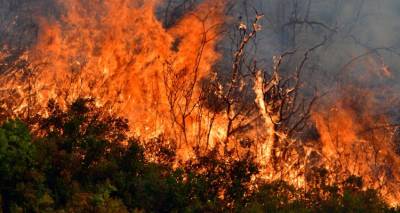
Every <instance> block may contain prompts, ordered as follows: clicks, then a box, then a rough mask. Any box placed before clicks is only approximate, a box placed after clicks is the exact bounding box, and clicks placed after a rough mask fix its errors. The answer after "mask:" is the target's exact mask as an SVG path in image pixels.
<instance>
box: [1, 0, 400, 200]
mask: <svg viewBox="0 0 400 213" xmlns="http://www.w3.org/2000/svg"><path fill="white" fill-rule="evenodd" d="M225 3H226V2H225V1H215V0H206V1H203V2H202V3H201V4H199V5H197V7H196V8H195V9H194V10H192V11H189V12H187V13H185V15H183V16H182V17H181V18H180V19H179V21H178V22H177V23H175V24H173V25H172V26H169V27H165V26H164V25H163V23H162V22H161V21H160V19H159V18H158V17H157V15H156V11H157V8H158V6H159V4H160V1H157V0H145V1H143V0H106V1H98V0H90V1H85V0H59V1H58V4H59V5H60V7H61V8H63V11H62V13H61V16H60V18H52V19H49V18H44V17H37V19H38V22H39V23H40V28H39V29H40V31H39V35H38V40H37V43H36V45H35V46H34V47H32V48H31V49H29V50H28V51H27V52H26V53H24V54H23V55H22V56H21V57H20V59H21V60H22V61H26V62H27V63H28V64H29V65H28V66H26V68H25V69H18V68H17V69H16V70H14V72H10V73H5V74H3V76H2V77H0V83H1V85H2V86H1V87H0V92H1V93H0V94H1V95H2V96H3V97H6V99H7V98H8V97H9V96H8V95H10V94H12V95H13V96H14V97H16V98H15V99H16V100H15V101H14V102H13V103H12V105H15V106H16V108H13V111H14V112H24V113H29V111H30V110H33V108H40V107H39V106H41V107H43V105H44V104H45V103H47V101H48V100H50V99H56V100H57V101H58V102H59V103H63V104H67V103H69V102H71V101H73V100H74V99H76V98H78V97H95V98H96V100H97V104H98V105H102V106H107V107H108V108H109V110H110V112H116V113H117V114H119V115H121V116H123V117H126V118H128V120H129V121H130V124H131V126H132V128H133V129H132V134H134V135H136V136H139V137H142V138H145V139H151V138H154V137H157V136H160V135H167V136H168V137H170V138H173V139H174V140H176V141H177V142H178V144H179V150H178V155H180V156H181V158H183V159H189V158H190V157H191V155H190V152H191V151H192V150H191V148H193V147H194V146H196V145H199V146H202V147H209V146H210V147H213V146H215V145H216V143H218V142H222V141H224V142H227V141H228V140H229V138H227V131H228V130H227V127H226V125H225V124H226V123H227V120H228V118H227V117H229V116H230V115H224V114H223V113H221V114H218V113H217V112H214V111H213V110H210V109H208V108H207V107H205V106H203V104H202V101H204V95H205V94H204V92H203V91H202V80H204V78H206V77H209V76H210V74H211V73H213V65H215V63H216V62H217V61H218V60H219V59H220V58H221V55H220V53H219V52H218V51H217V50H216V46H217V44H218V42H219V41H220V40H221V39H222V34H221V30H222V27H223V25H224V22H225V21H226V20H227V18H228V17H226V16H225V13H224V10H225ZM254 26H256V27H257V29H256V31H258V30H260V28H259V25H254ZM240 27H241V28H240V29H241V30H248V29H247V28H245V27H246V26H244V25H240ZM7 55H8V53H7V51H0V61H4V58H5V57H7ZM274 69H275V68H274ZM381 72H382V75H383V76H386V77H387V76H391V72H390V70H389V68H388V67H387V66H386V65H385V66H384V67H383V68H382V69H381ZM275 77H276V79H277V80H278V77H277V76H274V78H275ZM264 80H265V79H263V76H262V73H261V72H257V74H256V76H255V77H254V79H253V81H254V82H252V83H253V87H252V89H253V92H254V94H255V98H254V102H255V106H256V107H258V109H257V110H255V111H257V113H258V114H257V115H260V117H261V118H262V124H261V126H262V128H263V129H262V131H263V132H264V133H263V134H264V136H265V137H263V139H262V140H260V141H256V143H258V144H257V145H259V146H258V149H260V150H261V151H260V152H261V157H259V158H258V161H259V163H260V164H261V165H264V166H265V167H266V170H268V171H266V172H264V173H263V175H264V178H265V179H269V180H273V179H277V177H278V176H277V175H276V174H275V173H277V171H275V170H273V169H272V168H270V167H268V164H270V163H271V159H272V158H273V156H272V155H273V154H272V152H273V151H274V149H275V148H274V143H278V142H282V143H283V141H284V142H285V143H287V144H288V145H287V146H286V147H290V149H291V151H289V152H288V153H286V155H287V156H291V157H288V160H287V161H285V162H284V163H282V164H285V165H283V166H282V167H280V169H282V171H279V173H280V174H286V176H285V177H284V179H286V180H288V181H289V182H291V183H293V184H296V185H299V186H304V185H305V184H306V183H305V182H306V181H305V179H306V178H305V176H306V170H307V163H308V162H309V158H310V155H311V153H312V152H313V151H316V152H319V153H320V155H321V158H322V159H323V161H321V162H319V164H320V165H324V166H325V167H327V168H328V169H331V170H332V171H335V173H334V174H336V175H337V177H332V179H335V180H337V179H344V178H345V177H346V176H350V175H359V176H362V177H363V178H364V179H365V181H366V182H367V185H368V186H370V187H374V188H377V189H380V190H381V192H382V193H385V194H387V196H386V197H387V199H388V200H389V201H390V202H392V203H393V204H397V203H398V200H399V198H400V189H399V188H398V186H397V183H398V182H399V181H400V179H399V178H400V170H399V169H398V168H399V166H400V159H399V157H398V156H397V154H396V153H394V151H393V144H392V137H393V132H394V131H393V128H387V126H388V121H387V120H386V118H385V117H384V116H382V117H374V116H372V115H370V114H368V113H367V112H359V111H357V110H356V109H353V108H351V107H349V105H351V104H349V103H346V102H345V101H339V102H338V103H335V104H333V105H334V107H329V110H321V109H320V108H319V109H318V110H315V111H314V112H313V113H312V114H313V116H312V120H313V121H314V123H315V125H316V129H317V131H318V133H319V135H320V137H319V138H318V142H320V143H321V144H322V148H318V147H312V148H310V147H303V148H302V149H300V148H299V147H300V146H302V145H303V144H302V143H298V141H297V140H298V139H297V138H296V139H295V138H293V139H292V138H288V135H286V134H285V133H284V132H279V131H278V130H277V129H276V128H275V126H276V125H277V124H279V122H280V121H279V116H275V115H273V116H271V114H274V110H275V109H273V108H274V107H275V106H273V105H270V104H269V103H268V101H270V100H269V99H268V98H266V97H265V93H266V91H268V90H270V88H269V87H268V88H264V86H265V85H263V84H264ZM270 83H272V84H273V85H272V86H271V87H275V86H278V85H279V83H278V82H274V81H273V80H272V81H271V82H270ZM221 90H222V89H221ZM218 92H219V91H216V93H218ZM278 92H281V91H278ZM291 92H292V91H287V92H286V94H289V93H291ZM371 99H372V98H371ZM366 108H367V107H366ZM42 113H45V112H42ZM251 116H253V117H254V115H249V118H248V120H251V119H253V118H251ZM243 117H244V116H243ZM243 119H246V117H245V118H243ZM255 120H256V119H255ZM367 130H372V131H367ZM249 137H253V138H256V136H255V133H254V131H253V132H250V133H249ZM275 140H276V141H275ZM274 141H275V142H274ZM293 144H297V145H293ZM256 147H257V146H256ZM299 150H302V151H301V152H300V151H299ZM275 151H276V150H275ZM282 153H283V152H281V153H280V155H281V156H283V154H282ZM278 155H279V151H278ZM300 161H301V162H300ZM284 169H286V170H287V171H286V170H285V171H283V170H284ZM285 172H286V173H285ZM280 178H282V177H281V176H280Z"/></svg>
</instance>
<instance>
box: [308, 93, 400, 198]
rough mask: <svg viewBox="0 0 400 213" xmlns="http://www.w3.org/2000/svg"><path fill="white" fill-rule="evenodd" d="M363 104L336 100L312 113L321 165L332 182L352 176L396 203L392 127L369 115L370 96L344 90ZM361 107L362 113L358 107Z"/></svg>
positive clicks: (397, 161) (396, 165)
mask: <svg viewBox="0 0 400 213" xmlns="http://www.w3.org/2000/svg"><path fill="white" fill-rule="evenodd" d="M346 92H348V93H349V94H353V95H355V96H356V97H358V98H359V99H364V100H363V101H365V102H363V101H360V102H358V101H356V102H355V100H349V98H343V99H340V100H339V101H338V102H337V103H335V104H334V105H333V107H331V108H330V109H329V110H325V111H320V112H315V113H314V114H313V120H314V121H315V123H316V126H317V129H318V132H319V134H320V142H322V155H323V158H324V160H323V164H325V166H326V167H327V168H328V169H330V170H331V171H334V172H333V174H334V175H335V177H332V179H335V180H342V181H343V180H345V179H346V177H349V176H351V175H356V176H360V177H363V180H364V182H365V186H367V187H371V188H375V189H377V190H379V191H380V192H381V193H382V194H383V195H384V196H385V198H386V200H387V201H388V202H389V203H391V204H392V205H398V204H399V198H400V193H399V192H400V189H399V188H398V184H397V183H398V182H399V181H400V178H399V177H400V170H399V168H400V167H399V166H400V158H399V157H398V155H397V154H396V153H395V151H394V150H395V149H394V146H393V142H392V141H393V136H394V135H393V133H394V131H393V128H392V126H391V125H390V122H389V121H388V119H387V118H386V117H385V116H384V115H373V114H371V113H370V112H373V111H374V110H373V106H374V103H373V100H374V97H373V95H372V94H370V93H365V91H364V92H363V97H364V98H360V96H358V95H357V92H355V91H354V90H346ZM360 104H362V105H363V106H362V110H360V109H359V108H357V107H360Z"/></svg>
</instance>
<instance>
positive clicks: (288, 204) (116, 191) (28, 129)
mask: <svg viewBox="0 0 400 213" xmlns="http://www.w3.org/2000/svg"><path fill="white" fill-rule="evenodd" d="M47 110H48V112H49V115H48V116H46V117H41V116H37V117H33V118H30V119H29V120H26V121H22V120H18V119H11V118H7V119H3V122H2V124H1V126H0V203H1V210H2V212H396V211H397V210H396V209H393V208H390V207H389V206H388V205H387V204H386V203H385V202H384V201H383V199H382V198H381V197H380V196H379V194H378V193H377V192H376V191H374V190H372V189H368V190H364V189H363V188H364V187H363V183H362V179H361V178H359V177H351V178H349V179H348V180H347V181H345V182H343V183H338V184H335V185H332V184H327V180H326V178H327V175H328V171H326V170H324V169H316V170H315V172H314V173H315V174H314V175H313V176H312V180H310V183H309V187H308V189H307V190H306V191H305V190H299V189H296V188H295V187H293V186H290V185H289V184H287V183H285V182H283V181H278V182H273V183H257V184H255V182H254V180H253V177H254V176H255V175H257V174H258V172H259V169H258V166H257V164H256V163H255V162H254V158H253V156H252V155H251V154H250V152H249V153H248V154H247V155H244V156H245V157H243V158H242V159H235V158H233V157H232V156H233V155H231V154H229V153H226V154H225V156H220V154H219V153H218V152H217V151H216V150H210V151H209V152H207V153H200V152H197V155H198V156H197V158H196V159H195V160H192V161H189V162H186V163H184V164H183V163H182V164H179V165H180V166H176V159H175V149H174V146H168V145H166V144H168V143H166V141H167V140H165V139H162V138H160V139H156V140H153V141H152V142H151V143H148V144H147V145H146V146H143V143H141V142H140V141H138V140H136V139H132V138H129V137H128V134H127V133H128V130H129V126H128V123H127V121H126V120H124V119H122V118H118V117H117V116H113V115H109V114H108V113H105V111H104V109H102V108H98V107H96V106H95V104H94V101H93V100H90V99H79V100H77V101H75V102H74V103H73V104H71V105H70V106H69V107H68V109H67V110H63V109H62V108H61V107H60V106H59V105H57V104H56V103H55V102H53V101H51V102H49V104H48V109H47ZM195 152H196V150H195Z"/></svg>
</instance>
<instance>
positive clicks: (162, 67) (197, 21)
mask: <svg viewBox="0 0 400 213" xmlns="http://www.w3.org/2000/svg"><path fill="white" fill-rule="evenodd" d="M58 3H59V4H60V6H61V7H62V8H63V9H64V13H63V15H62V17H61V18H60V19H59V20H55V19H53V20H49V19H48V18H47V19H44V18H41V17H38V19H39V23H40V32H39V36H38V42H37V44H36V46H35V47H33V48H32V49H31V50H30V51H29V52H28V53H27V54H28V58H29V61H30V62H31V67H38V69H36V70H35V72H34V73H32V75H34V76H33V78H34V82H33V86H32V88H29V90H33V91H32V92H34V93H35V94H37V97H38V100H37V102H38V103H46V102H47V100H49V99H56V100H58V101H59V102H63V101H64V102H68V101H71V100H74V99H76V98H77V97H96V99H97V101H98V104H99V105H104V104H110V105H112V110H113V111H115V112H118V113H119V114H120V115H121V116H124V117H127V118H128V119H129V120H130V122H131V124H132V125H133V126H134V128H135V129H134V130H133V131H134V132H135V134H137V135H146V136H148V137H151V136H157V135H159V134H161V133H169V134H172V133H171V132H168V131H170V129H169V128H166V127H167V126H172V125H173V124H172V123H171V118H170V114H171V111H172V112H176V111H177V110H178V108H181V107H183V105H185V104H186V102H195V101H196V100H198V98H199V95H200V90H199V85H198V84H199V82H200V80H201V79H202V78H204V77H205V76H207V75H208V73H210V71H211V68H212V65H213V64H214V63H215V62H216V61H217V60H218V59H219V57H220V55H219V54H218V53H217V52H216V51H215V45H216V43H217V42H218V40H219V37H220V35H219V32H220V27H221V23H222V22H223V20H224V15H223V10H224V1H218V2H215V1H212V0H209V1H204V2H203V3H201V4H200V5H199V6H198V7H197V8H196V9H195V10H194V11H192V12H189V13H187V14H186V15H185V16H184V17H182V18H181V19H180V21H179V22H178V23H177V24H175V25H174V26H172V27H171V28H168V29H166V28H165V27H164V26H163V25H162V23H161V22H160V20H159V19H158V18H157V17H156V15H155V11H156V9H157V6H158V5H159V4H160V2H159V1H156V0H146V1H140V0H130V1H129V0H128V1H127V0H108V1H96V0H90V1H83V0H66V1H64V0H60V1H59V2H58ZM15 75H17V74H15ZM4 79H6V80H4ZM10 79H12V80H10ZM3 81H4V82H5V86H4V88H15V87H16V85H18V87H21V88H23V87H24V83H23V82H25V80H24V79H23V77H22V76H18V75H17V76H13V77H10V78H3ZM25 85H26V84H25ZM25 90H27V88H25ZM19 92H20V93H24V92H23V91H19ZM188 93H190V97H189V95H188ZM22 96H24V95H22ZM171 96H172V97H171ZM168 98H170V99H168ZM171 99H173V100H171ZM187 99H189V100H187ZM172 101H173V102H174V103H173V104H174V106H171V102H172ZM27 104H28V103H26V102H25V103H24V104H22V105H21V108H23V107H25V106H26V105H27ZM191 107H192V106H191ZM192 114H195V113H192ZM187 117H188V118H185V119H186V120H187V122H194V121H193V120H195V118H194V116H192V115H190V116H187ZM188 126H189V125H188ZM188 131H189V130H188ZM191 131H194V130H191Z"/></svg>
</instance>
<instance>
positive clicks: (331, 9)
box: [236, 0, 400, 88]
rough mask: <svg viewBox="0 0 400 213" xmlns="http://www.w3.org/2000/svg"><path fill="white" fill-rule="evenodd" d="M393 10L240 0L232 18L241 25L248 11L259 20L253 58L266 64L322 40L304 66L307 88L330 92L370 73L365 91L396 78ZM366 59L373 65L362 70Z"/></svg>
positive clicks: (391, 1) (373, 5) (398, 25)
mask: <svg viewBox="0 0 400 213" xmlns="http://www.w3.org/2000/svg"><path fill="white" fill-rule="evenodd" d="M399 8H400V2H399V1H396V0H385V1H375V0H354V1H343V0H334V1H324V0H307V1H299V0H246V1H242V2H240V3H238V4H237V9H236V13H237V14H238V15H237V17H244V19H245V21H246V22H247V23H249V22H250V21H251V18H252V16H254V11H258V12H259V13H263V14H264V15H265V19H264V23H263V28H264V29H263V31H262V32H261V33H260V34H259V35H258V41H257V53H258V54H257V55H258V56H259V57H260V59H263V60H266V61H268V60H269V61H271V58H272V56H274V55H279V54H281V53H283V52H285V51H288V50H293V49H296V50H299V52H301V50H304V49H307V48H310V47H312V46H313V45H315V44H317V43H319V42H321V41H322V40H324V38H327V41H326V43H325V45H324V46H323V47H322V48H319V49H318V50H317V51H315V52H314V54H313V56H312V59H311V60H309V63H308V68H309V69H308V70H309V71H310V72H309V73H308V74H307V75H306V76H307V78H308V79H310V80H311V81H310V82H309V83H310V84H313V85H316V86H319V87H322V88H326V84H327V83H328V85H330V86H332V84H333V83H337V82H336V81H337V80H344V79H347V80H348V77H351V79H352V80H360V75H368V73H367V72H368V71H371V70H372V69H373V70H374V72H375V73H373V75H371V73H370V78H371V79H369V81H371V82H369V81H368V83H369V84H371V86H372V85H374V84H377V81H379V80H385V81H384V83H388V82H391V81H390V80H389V79H388V78H387V77H389V75H390V77H391V78H396V77H398V74H397V72H396V70H397V69H399V68H400V63H398V56H399V53H400V43H399V39H398V36H397V35H398V33H399V30H400V22H398V20H399V18H400V10H399ZM363 55H364V56H363ZM359 56H360V58H358V59H357V60H355V61H353V62H352V60H354V58H357V57H359ZM367 59H368V60H372V61H371V63H375V64H369V65H367V66H365V65H366V60H367ZM290 62H292V61H290ZM346 64H347V66H346ZM363 65H364V66H363ZM371 66H373V67H371ZM383 68H386V69H383ZM371 72H372V71H371ZM385 72H391V73H390V74H389V73H385ZM362 80H363V84H365V83H366V82H365V78H363V79H362Z"/></svg>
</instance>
